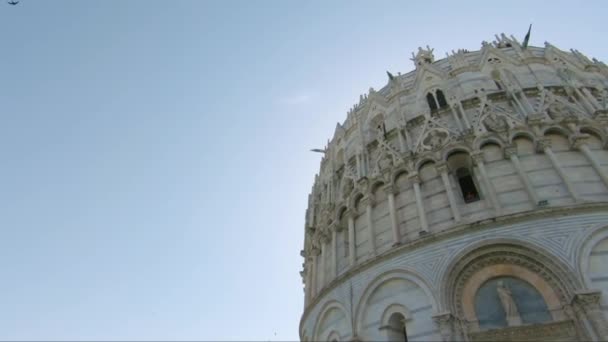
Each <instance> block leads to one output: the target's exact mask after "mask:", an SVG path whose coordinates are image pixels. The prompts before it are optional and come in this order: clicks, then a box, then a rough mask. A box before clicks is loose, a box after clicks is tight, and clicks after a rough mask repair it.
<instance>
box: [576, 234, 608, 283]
mask: <svg viewBox="0 0 608 342" xmlns="http://www.w3.org/2000/svg"><path fill="white" fill-rule="evenodd" d="M606 238H608V225H606V224H598V225H596V226H594V227H593V228H591V230H590V232H589V233H588V234H587V236H586V237H585V239H584V240H583V243H582V244H581V248H579V255H578V256H577V259H578V261H579V270H578V271H579V272H578V275H579V277H580V279H582V282H583V284H584V286H585V288H586V289H590V288H591V287H592V282H591V279H590V278H589V275H588V274H587V272H586V270H587V269H588V267H589V263H590V261H591V260H590V256H591V251H592V250H593V248H594V247H595V246H596V245H597V244H598V243H599V242H600V241H602V240H604V239H606Z"/></svg>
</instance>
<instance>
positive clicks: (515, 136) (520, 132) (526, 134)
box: [509, 130, 536, 145]
mask: <svg viewBox="0 0 608 342" xmlns="http://www.w3.org/2000/svg"><path fill="white" fill-rule="evenodd" d="M518 138H525V139H529V140H530V141H532V143H536V137H535V136H534V134H533V133H532V132H529V131H524V130H516V131H514V132H513V133H511V135H510V136H509V144H511V145H513V144H514V143H515V139H518Z"/></svg>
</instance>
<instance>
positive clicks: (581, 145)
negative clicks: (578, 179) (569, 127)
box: [573, 137, 608, 187]
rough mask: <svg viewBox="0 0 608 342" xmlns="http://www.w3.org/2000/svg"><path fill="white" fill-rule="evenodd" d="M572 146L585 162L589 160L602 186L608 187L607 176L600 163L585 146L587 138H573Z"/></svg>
mask: <svg viewBox="0 0 608 342" xmlns="http://www.w3.org/2000/svg"><path fill="white" fill-rule="evenodd" d="M573 145H574V148H578V149H579V150H580V151H581V152H583V154H584V155H585V157H586V158H587V160H589V163H591V166H592V167H593V169H594V170H595V172H596V173H597V174H598V175H599V176H600V178H601V179H602V182H604V184H605V185H606V186H607V187H608V174H606V172H605V171H604V169H602V167H601V166H600V163H599V162H598V161H597V159H596V158H595V156H594V155H593V153H592V152H591V149H589V145H587V137H575V138H574V144H573Z"/></svg>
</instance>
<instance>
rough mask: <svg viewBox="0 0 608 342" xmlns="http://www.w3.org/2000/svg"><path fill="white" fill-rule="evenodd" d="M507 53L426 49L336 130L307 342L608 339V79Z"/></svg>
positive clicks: (313, 206) (551, 50) (310, 266)
mask: <svg viewBox="0 0 608 342" xmlns="http://www.w3.org/2000/svg"><path fill="white" fill-rule="evenodd" d="M496 39H497V40H496V41H494V42H492V43H486V42H484V43H482V48H481V50H479V51H466V50H459V51H456V52H453V53H452V54H449V55H448V56H447V58H444V59H442V60H437V61H436V60H435V58H434V56H433V50H432V49H430V48H428V47H427V48H426V49H419V51H418V53H417V54H415V55H414V56H413V58H412V60H413V61H414V64H415V66H416V69H415V70H414V71H412V72H410V73H407V74H403V75H401V74H397V75H393V74H390V73H388V76H389V79H388V84H387V85H386V86H385V87H384V88H382V89H380V90H377V91H376V90H374V89H370V90H369V93H368V94H366V95H362V96H361V98H360V102H359V103H358V104H357V105H355V106H354V107H353V108H352V109H351V110H349V111H348V114H347V117H346V120H345V122H344V123H342V124H338V125H337V126H336V130H335V133H334V137H333V138H332V139H331V140H330V142H329V143H328V145H327V146H326V150H325V155H324V157H323V159H322V161H321V168H320V172H319V174H318V175H317V176H316V177H315V182H314V186H313V189H312V192H311V194H310V196H309V203H308V204H309V207H308V210H307V211H306V225H305V245H304V249H303V251H302V252H301V253H302V256H303V257H304V264H303V270H302V272H301V275H302V279H303V282H304V285H305V286H304V292H305V307H304V313H303V316H302V319H301V322H300V338H301V339H302V340H303V341H318V340H324V341H325V340H327V341H353V340H356V341H388V340H396V341H404V340H405V339H406V336H407V340H408V341H442V340H443V341H452V340H461V341H481V340H488V339H500V340H533V339H535V338H536V339H539V338H542V339H545V340H547V339H548V340H554V341H562V340H580V339H584V340H596V341H597V340H605V339H608V323H607V321H606V317H608V299H607V298H608V210H607V209H608V150H607V148H608V147H607V146H608V67H607V66H606V65H605V64H604V63H602V62H599V61H597V60H595V59H589V58H588V57H586V56H584V55H583V54H581V53H580V52H578V51H576V50H571V51H569V52H565V51H562V50H560V49H558V48H556V47H555V46H553V45H551V44H549V43H546V44H545V47H544V48H541V47H532V46H530V47H527V48H524V47H523V46H522V45H521V44H520V43H519V42H517V40H515V39H514V38H513V37H507V36H505V35H501V36H499V37H497V38H496ZM499 292H500V293H499ZM480 301H481V302H480ZM531 302H534V303H536V304H526V303H531ZM535 310H536V311H538V310H540V311H542V312H540V311H539V312H535ZM488 317H489V318H488Z"/></svg>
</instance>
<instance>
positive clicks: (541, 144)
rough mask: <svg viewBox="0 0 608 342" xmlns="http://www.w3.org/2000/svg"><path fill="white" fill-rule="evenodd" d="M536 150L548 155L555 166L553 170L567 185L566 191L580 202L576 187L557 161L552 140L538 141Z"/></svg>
mask: <svg viewBox="0 0 608 342" xmlns="http://www.w3.org/2000/svg"><path fill="white" fill-rule="evenodd" d="M536 149H537V151H539V152H543V153H545V154H546V155H547V157H549V160H551V164H552V165H553V168H554V169H555V171H557V174H559V176H560V178H561V179H562V181H563V182H564V185H566V189H568V192H569V193H570V195H571V196H572V197H573V198H574V200H575V201H578V197H577V196H576V191H574V186H573V185H572V183H571V182H570V180H569V179H568V177H567V176H566V173H565V172H564V169H563V168H562V166H561V165H560V163H559V161H558V160H557V157H556V156H555V154H554V153H553V151H552V150H551V140H549V139H547V138H543V139H540V140H538V143H537V146H536Z"/></svg>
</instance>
